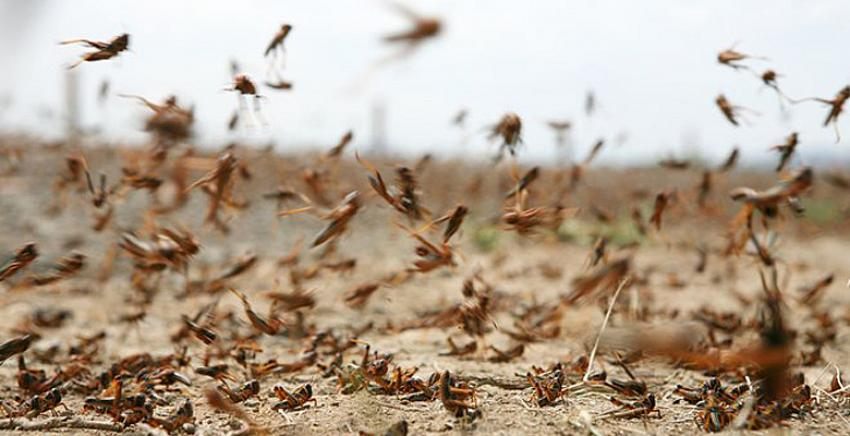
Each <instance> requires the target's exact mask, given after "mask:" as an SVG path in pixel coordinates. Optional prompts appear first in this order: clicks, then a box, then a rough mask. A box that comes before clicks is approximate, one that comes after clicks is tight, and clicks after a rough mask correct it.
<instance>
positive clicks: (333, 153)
mask: <svg viewBox="0 0 850 436" xmlns="http://www.w3.org/2000/svg"><path fill="white" fill-rule="evenodd" d="M353 139H354V132H353V131H351V130H349V131H347V132H345V134H344V135H342V138H340V139H339V142H338V143H337V144H336V145H335V146H333V148H331V149H330V150H328V152H327V153H325V154H324V159H332V158H335V157H339V156H341V155H342V152H343V151H345V147H346V146H348V144H350V143H351V140H353Z"/></svg>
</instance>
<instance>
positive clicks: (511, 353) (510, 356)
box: [487, 344, 525, 363]
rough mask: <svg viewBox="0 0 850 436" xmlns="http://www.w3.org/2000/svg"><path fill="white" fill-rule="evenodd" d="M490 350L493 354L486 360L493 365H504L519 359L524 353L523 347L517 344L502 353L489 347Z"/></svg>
mask: <svg viewBox="0 0 850 436" xmlns="http://www.w3.org/2000/svg"><path fill="white" fill-rule="evenodd" d="M490 350H492V351H493V353H495V354H493V355H492V356H490V358H488V359H487V360H488V361H490V362H494V363H506V362H510V361H511V360H514V359H516V358H518V357H521V356H522V354H523V352H525V345H523V344H517V345H515V346H513V347H511V348H509V349H507V350H504V351H503V350H500V349H498V348H496V347H494V346H492V345H491V346H490Z"/></svg>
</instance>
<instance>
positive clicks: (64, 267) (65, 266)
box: [23, 253, 86, 286]
mask: <svg viewBox="0 0 850 436" xmlns="http://www.w3.org/2000/svg"><path fill="white" fill-rule="evenodd" d="M85 266H86V256H85V255H84V254H81V253H71V255H70V256H66V257H63V258H61V259H59V261H58V262H56V264H55V265H53V271H51V272H50V273H48V274H45V275H32V276H30V277H27V279H26V280H24V284H23V285H24V286H44V285H48V284H50V283H55V282H57V281H59V280H63V279H67V278H69V277H73V276H74V275H76V274H77V273H79V272H80V270H82V269H83V268H84V267H85Z"/></svg>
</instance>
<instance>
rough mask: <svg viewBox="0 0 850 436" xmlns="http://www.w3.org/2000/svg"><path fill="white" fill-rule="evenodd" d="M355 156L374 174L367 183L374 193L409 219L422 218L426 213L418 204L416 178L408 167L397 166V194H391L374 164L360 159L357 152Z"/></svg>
mask: <svg viewBox="0 0 850 436" xmlns="http://www.w3.org/2000/svg"><path fill="white" fill-rule="evenodd" d="M355 157H356V158H357V161H358V162H360V164H361V165H363V167H364V168H366V169H367V170H369V171H370V172H372V173H373V174H374V176H369V184H370V185H371V186H372V189H373V190H374V191H375V193H377V194H378V195H379V196H380V197H381V198H383V199H384V200H385V201H386V202H387V204H389V205H390V206H392V207H393V208H394V209H395V210H397V211H399V212H401V213H402V214H404V215H406V216H407V217H408V218H409V219H410V220H411V221H416V220H419V219H422V218H423V216H424V215H425V214H426V213H427V210H425V209H424V208H422V207H421V206H420V204H419V197H418V194H417V187H416V178H415V176H414V174H413V171H411V169H410V168H407V167H399V168H398V169H397V170H396V172H397V174H398V183H397V185H398V191H399V193H398V194H397V195H393V194H391V193H390V191H389V189H388V188H387V185H386V183H384V178H383V177H382V176H381V173H380V171H378V169H377V168H375V166H374V165H372V164H371V163H369V161H367V160H365V159H362V158H361V157H360V155H359V154H357V153H355Z"/></svg>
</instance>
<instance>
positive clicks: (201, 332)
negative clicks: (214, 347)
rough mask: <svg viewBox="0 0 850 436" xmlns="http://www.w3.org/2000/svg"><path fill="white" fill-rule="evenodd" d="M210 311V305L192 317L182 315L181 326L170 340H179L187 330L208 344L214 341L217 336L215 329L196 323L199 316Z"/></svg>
mask: <svg viewBox="0 0 850 436" xmlns="http://www.w3.org/2000/svg"><path fill="white" fill-rule="evenodd" d="M211 311H212V305H210V306H207V307H204V308H202V309H201V310H200V311H199V312H198V313H197V314H196V315H195V317H194V318H189V317H188V316H186V315H182V316H181V317H180V318H181V319H182V320H183V326H182V327H181V328H180V330H179V331H178V332H177V334H175V335H174V336H172V341H175V342H178V341H180V340H181V339H182V338H183V337H185V336H186V332H188V333H191V334H192V335H193V336H194V337H195V338H197V339H198V340H199V341H201V342H203V343H204V344H206V345H210V344H212V343H213V342H215V340H216V339H217V338H218V335H217V334H216V332H215V331H213V329H212V327H209V326H204V325H201V324H198V323H199V322H200V320H201V318H202V317H204V316H205V315H208V314H209V313H211Z"/></svg>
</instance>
